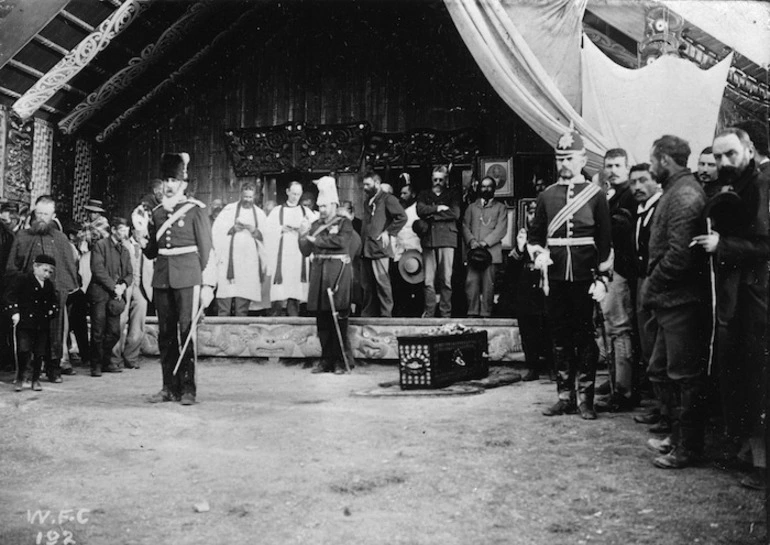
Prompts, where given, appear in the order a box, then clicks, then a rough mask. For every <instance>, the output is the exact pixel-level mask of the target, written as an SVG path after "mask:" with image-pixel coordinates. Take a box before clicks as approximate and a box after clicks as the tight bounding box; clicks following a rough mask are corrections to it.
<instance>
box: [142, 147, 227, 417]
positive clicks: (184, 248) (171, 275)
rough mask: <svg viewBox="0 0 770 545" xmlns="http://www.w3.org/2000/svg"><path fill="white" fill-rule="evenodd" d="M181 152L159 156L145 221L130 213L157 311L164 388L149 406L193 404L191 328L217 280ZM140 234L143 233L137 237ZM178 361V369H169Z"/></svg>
mask: <svg viewBox="0 0 770 545" xmlns="http://www.w3.org/2000/svg"><path fill="white" fill-rule="evenodd" d="M189 162H190V156H189V155H188V154H186V153H164V154H163V157H162V159H161V179H162V180H163V198H162V201H161V204H160V205H159V206H157V207H156V208H155V209H154V210H153V211H152V215H151V217H150V218H147V217H146V216H144V215H142V214H141V211H137V210H135V211H134V215H133V217H132V219H133V220H134V227H135V228H136V230H137V236H138V238H139V240H140V244H143V245H145V248H144V254H145V256H147V257H148V258H149V259H155V269H154V272H153V278H152V288H153V298H154V302H155V307H156V309H157V312H158V330H159V331H158V348H159V350H160V358H161V367H162V369H163V388H162V389H161V391H160V392H158V393H157V394H155V395H154V396H151V397H150V398H149V400H148V401H149V402H150V403H159V402H163V401H176V400H180V401H181V403H182V405H192V404H194V403H195V396H196V393H197V392H196V385H195V332H194V331H192V338H191V342H189V343H188V344H187V348H186V349H185V351H184V353H183V354H180V352H181V351H182V348H183V347H184V346H185V342H186V341H187V339H188V337H190V335H191V330H192V329H193V327H195V324H193V319H197V317H198V316H199V310H200V309H201V308H206V307H208V306H209V305H210V304H211V301H212V300H213V299H214V288H215V286H216V281H217V273H216V264H215V257H214V254H213V250H212V242H211V221H210V220H209V218H208V216H207V215H206V211H205V208H206V205H205V204H203V203H202V202H200V201H198V200H195V199H191V198H188V197H187V195H185V191H186V189H187V164H188V163H189ZM139 233H143V234H144V233H146V234H144V236H141V235H140V234H139ZM178 361H179V369H178V370H177V372H176V373H175V372H174V368H175V367H176V365H177V362H178Z"/></svg>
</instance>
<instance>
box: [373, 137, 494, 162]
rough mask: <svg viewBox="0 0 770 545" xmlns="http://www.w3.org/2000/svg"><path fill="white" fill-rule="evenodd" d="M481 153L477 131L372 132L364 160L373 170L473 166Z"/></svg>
mask: <svg viewBox="0 0 770 545" xmlns="http://www.w3.org/2000/svg"><path fill="white" fill-rule="evenodd" d="M480 149H481V137H480V135H479V132H478V130H476V129H470V128H468V129H457V130H453V131H435V130H430V129H414V130H411V131H407V132H399V133H386V132H373V133H371V134H369V136H368V137H367V140H366V148H365V160H366V164H367V166H369V167H370V168H381V167H407V166H423V165H437V164H449V163H453V164H455V165H472V164H474V161H475V160H476V157H477V156H478V155H479V152H480Z"/></svg>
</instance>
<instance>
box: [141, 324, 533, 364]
mask: <svg viewBox="0 0 770 545" xmlns="http://www.w3.org/2000/svg"><path fill="white" fill-rule="evenodd" d="M446 323H461V324H463V325H465V326H467V327H472V328H475V329H483V330H486V331H487V333H488V337H489V346H488V350H487V352H488V353H489V360H490V361H492V362H495V361H515V360H521V359H522V357H523V354H522V348H521V338H520V336H519V328H518V325H517V322H516V320H514V319H497V318H490V319H484V318H480V319H479V318H476V319H457V320H446V319H443V318H441V319H440V318H433V319H421V318H351V319H350V344H351V347H352V348H353V355H354V356H355V357H356V358H361V359H369V360H393V361H395V360H397V359H398V337H399V336H404V335H416V334H422V333H428V332H430V330H432V329H434V328H436V327H438V326H441V325H443V324H446ZM142 353H143V354H145V355H147V356H157V355H158V321H157V318H155V317H148V318H147V324H146V326H145V338H144V342H143V344H142ZM198 355H199V356H220V357H229V358H236V357H244V358H272V359H278V358H299V359H304V358H319V357H321V345H320V343H319V342H318V337H317V336H316V328H315V318H311V317H280V318H275V317H248V318H227V317H207V318H206V319H205V320H204V321H203V323H202V324H201V325H200V326H199V327H198Z"/></svg>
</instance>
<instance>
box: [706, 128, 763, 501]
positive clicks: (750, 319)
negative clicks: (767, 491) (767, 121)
mask: <svg viewBox="0 0 770 545" xmlns="http://www.w3.org/2000/svg"><path fill="white" fill-rule="evenodd" d="M712 148H713V151H714V158H715V159H716V162H717V168H718V169H719V179H718V183H719V185H720V192H721V194H724V193H726V192H729V193H730V194H731V195H734V196H737V200H735V199H733V200H735V203H734V204H732V206H731V207H730V213H729V214H719V213H718V212H716V211H715V210H716V208H717V206H712V207H711V211H712V213H711V216H712V219H713V229H712V230H711V232H709V233H707V234H705V235H699V236H696V237H694V238H693V242H694V243H696V244H698V245H699V246H700V247H702V248H703V249H704V250H705V251H706V252H708V253H709V254H711V255H713V256H714V263H715V269H716V271H715V272H716V296H717V297H716V308H717V316H716V318H717V320H716V323H717V331H716V339H717V340H716V346H717V348H716V355H717V357H716V364H717V369H718V373H719V382H720V390H721V394H722V408H723V410H724V416H725V427H726V430H727V434H728V436H729V437H730V439H732V440H733V441H734V442H735V444H736V445H740V446H742V447H743V449H742V450H743V451H744V452H751V453H752V454H753V463H754V466H755V467H764V466H765V459H764V458H765V452H764V424H763V423H762V418H761V417H762V413H763V411H764V403H763V391H762V384H763V372H764V368H765V356H764V351H765V348H766V343H767V293H768V286H767V283H768V269H767V261H768V259H769V258H770V235H769V234H768V229H769V228H770V220H769V219H768V180H767V178H766V177H764V176H763V175H761V174H760V172H759V170H758V169H757V165H756V162H755V160H754V147H753V145H752V142H751V139H750V137H749V135H748V134H747V133H746V132H745V131H743V130H741V129H736V128H729V129H725V130H723V131H722V132H720V133H719V134H717V136H716V138H714V143H713V145H712ZM715 198H718V197H715ZM761 482H762V479H761V474H759V473H758V474H757V475H755V476H754V478H753V479H751V480H747V481H746V482H745V483H743V484H747V485H749V486H751V485H753V486H752V487H754V488H756V487H757V483H761Z"/></svg>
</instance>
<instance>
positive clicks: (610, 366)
mask: <svg viewBox="0 0 770 545" xmlns="http://www.w3.org/2000/svg"><path fill="white" fill-rule="evenodd" d="M593 275H594V281H596V280H597V279H598V276H597V275H596V271H593ZM594 309H595V310H596V322H597V324H595V325H598V326H599V331H601V334H602V344H604V354H605V357H606V358H607V360H608V362H607V375H608V377H609V382H610V395H611V396H612V397H613V398H614V397H615V375H614V372H615V347H614V346H613V344H612V341H611V340H610V339H609V338H608V337H607V326H606V325H605V323H604V312H602V306H601V304H599V301H594Z"/></svg>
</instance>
